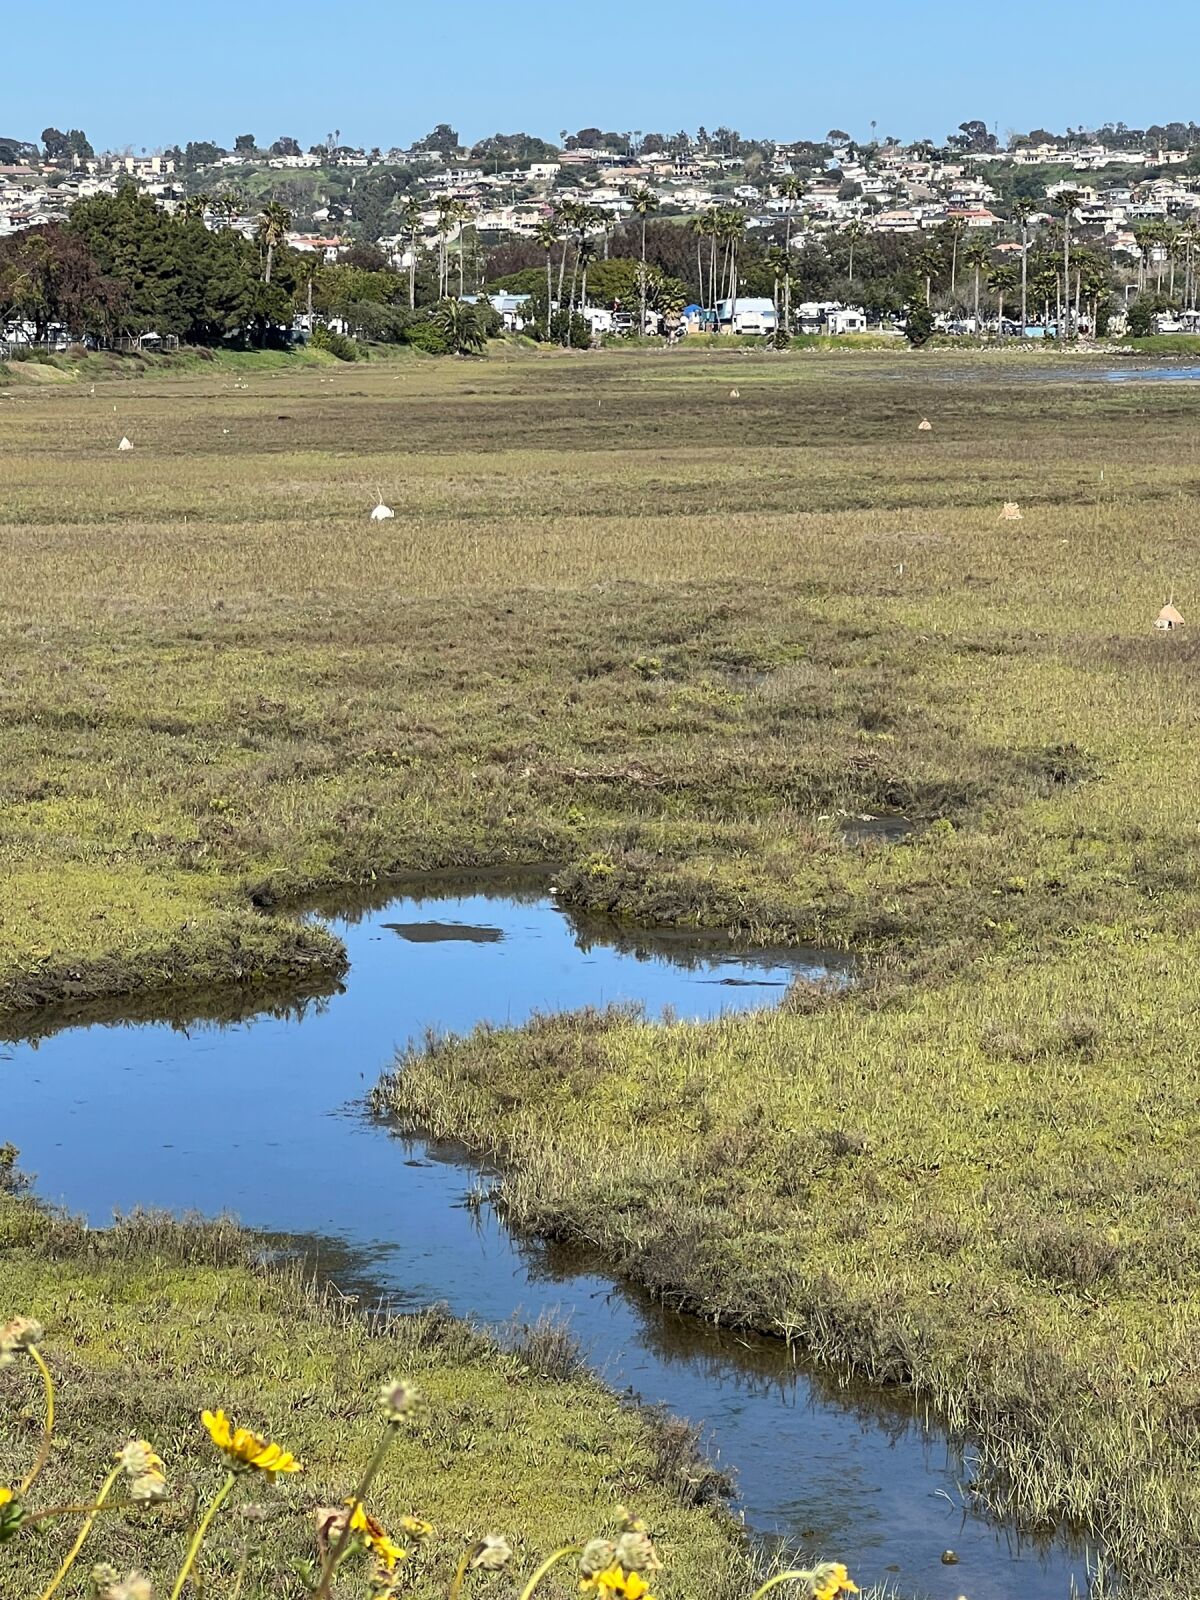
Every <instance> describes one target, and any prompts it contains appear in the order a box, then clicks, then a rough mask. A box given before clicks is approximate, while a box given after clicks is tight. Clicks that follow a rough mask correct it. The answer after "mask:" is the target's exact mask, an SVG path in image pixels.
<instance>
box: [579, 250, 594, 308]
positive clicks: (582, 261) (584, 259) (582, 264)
mask: <svg viewBox="0 0 1200 1600" xmlns="http://www.w3.org/2000/svg"><path fill="white" fill-rule="evenodd" d="M595 259H596V246H595V245H594V244H593V243H592V241H591V240H590V239H581V240H580V241H579V277H580V284H579V309H580V310H581V311H585V310H586V309H587V275H588V268H589V267H590V266H591V264H592V262H593V261H594V260H595Z"/></svg>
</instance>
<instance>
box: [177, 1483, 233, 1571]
mask: <svg viewBox="0 0 1200 1600" xmlns="http://www.w3.org/2000/svg"><path fill="white" fill-rule="evenodd" d="M236 1482H237V1475H236V1474H235V1473H232V1472H227V1473H226V1474H225V1482H224V1483H223V1484H222V1485H221V1487H220V1488H219V1489H218V1490H217V1492H216V1494H215V1495H213V1497H212V1499H211V1500H210V1501H209V1506H208V1510H207V1511H206V1512H205V1513H204V1515H203V1516H202V1517H201V1519H200V1526H199V1527H198V1528H197V1529H196V1532H195V1534H194V1535H193V1536H192V1542H191V1544H190V1545H189V1546H188V1553H187V1555H186V1556H185V1557H184V1558H183V1566H182V1567H180V1569H179V1576H178V1577H177V1578H176V1579H175V1587H174V1588H173V1589H172V1590H171V1600H179V1596H180V1595H181V1594H182V1593H183V1586H184V1584H185V1583H186V1582H187V1580H188V1574H189V1573H190V1572H191V1570H192V1568H193V1567H194V1566H195V1565H196V1557H197V1556H198V1555H199V1554H200V1546H201V1545H202V1544H203V1543H204V1535H205V1534H206V1533H207V1532H208V1530H209V1528H211V1527H212V1523H213V1518H214V1517H215V1516H216V1514H217V1512H218V1511H220V1509H221V1507H222V1506H223V1505H224V1504H225V1502H226V1500H228V1498H229V1491H230V1490H231V1489H232V1488H233V1486H234V1484H235V1483H236Z"/></svg>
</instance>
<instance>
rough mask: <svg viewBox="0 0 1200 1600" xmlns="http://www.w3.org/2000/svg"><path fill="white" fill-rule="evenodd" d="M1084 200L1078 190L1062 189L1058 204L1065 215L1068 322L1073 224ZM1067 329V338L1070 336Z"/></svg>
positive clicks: (1065, 279) (1064, 283)
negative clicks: (1077, 209)
mask: <svg viewBox="0 0 1200 1600" xmlns="http://www.w3.org/2000/svg"><path fill="white" fill-rule="evenodd" d="M1082 199H1083V196H1082V195H1081V194H1080V192H1079V190H1078V189H1060V190H1059V192H1058V203H1059V205H1060V206H1061V207H1062V214H1063V299H1064V301H1065V302H1066V306H1067V320H1068V322H1069V321H1070V316H1071V223H1072V222H1073V221H1074V220H1075V211H1076V208H1077V207H1078V205H1079V202H1080V201H1081V200H1082ZM1070 332H1071V330H1070V328H1067V330H1066V333H1067V336H1068V337H1069V336H1070Z"/></svg>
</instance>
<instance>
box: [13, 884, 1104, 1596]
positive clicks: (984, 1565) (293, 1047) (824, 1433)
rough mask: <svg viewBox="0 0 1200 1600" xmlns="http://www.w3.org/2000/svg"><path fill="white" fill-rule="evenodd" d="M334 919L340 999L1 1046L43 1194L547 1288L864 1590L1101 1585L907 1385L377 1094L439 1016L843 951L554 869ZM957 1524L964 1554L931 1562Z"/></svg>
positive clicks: (605, 1370) (723, 1000)
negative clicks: (571, 909) (771, 941)
mask: <svg viewBox="0 0 1200 1600" xmlns="http://www.w3.org/2000/svg"><path fill="white" fill-rule="evenodd" d="M329 922H330V925H331V926H332V927H333V928H334V930H335V931H336V932H337V933H338V934H339V935H340V936H341V937H342V938H343V939H344V941H345V943H346V946H347V949H348V951H349V955H350V961H351V967H350V972H349V975H348V978H347V980H346V983H345V986H344V988H343V989H342V990H341V991H340V992H338V993H336V994H334V995H332V996H328V997H325V998H323V999H315V1000H310V1001H308V1002H305V1003H300V1004H297V1005H296V1006H294V1007H291V1008H287V1009H286V1010H282V1011H280V1012H279V1013H277V1014H260V1015H258V1016H255V1017H253V1018H251V1019H249V1020H239V1021H214V1020H207V1021H205V1020H191V1021H187V1022H183V1021H180V1022H176V1023H173V1024H172V1023H165V1022H150V1023H146V1022H128V1021H120V1020H99V1021H95V1020H88V1019H87V1018H86V1017H85V1016H83V1015H81V1016H79V1017H77V1018H76V1019H74V1020H72V1021H70V1022H67V1023H66V1024H65V1025H63V1026H61V1027H60V1028H59V1030H58V1031H56V1032H53V1033H50V1034H49V1035H48V1036H45V1037H43V1038H41V1039H40V1040H32V1039H30V1040H26V1041H25V1042H22V1043H18V1044H15V1045H8V1046H3V1045H0V1070H2V1071H3V1074H4V1080H5V1094H4V1118H3V1126H0V1139H3V1140H11V1141H12V1142H13V1143H14V1144H16V1145H17V1146H18V1147H19V1149H20V1151H21V1163H22V1166H23V1167H24V1168H25V1169H26V1170H28V1171H30V1172H32V1173H34V1174H35V1176H36V1187H37V1192H38V1193H39V1195H41V1196H42V1197H43V1198H44V1199H45V1200H48V1201H54V1202H61V1203H62V1204H64V1205H66V1206H68V1207H69V1208H71V1209H72V1210H74V1211H78V1212H83V1213H85V1214H86V1215H87V1216H88V1217H89V1218H90V1219H91V1221H92V1222H94V1223H96V1224H104V1223H106V1222H107V1221H109V1220H110V1218H111V1215H112V1213H113V1211H114V1209H117V1210H122V1211H128V1210H132V1209H133V1208H135V1207H136V1206H162V1207H168V1208H170V1209H172V1210H175V1211H184V1210H200V1211H203V1212H207V1213H215V1212H219V1211H223V1210H228V1211H233V1212H235V1213H236V1214H237V1215H238V1216H240V1218H241V1219H242V1220H243V1221H244V1222H246V1223H248V1224H250V1225H252V1226H254V1227H257V1228H263V1229H266V1230H269V1231H271V1232H273V1233H285V1234H288V1235H292V1236H298V1237H299V1238H300V1240H301V1242H302V1245H303V1247H304V1248H305V1249H306V1250H307V1251H308V1253H309V1255H310V1258H311V1259H312V1260H314V1261H315V1262H316V1264H317V1265H318V1266H320V1267H323V1268H324V1269H325V1270H328V1271H330V1272H331V1273H332V1274H333V1276H334V1277H335V1279H336V1280H337V1281H338V1282H339V1283H340V1284H341V1285H342V1286H343V1287H357V1286H359V1285H364V1284H365V1285H370V1286H371V1290H372V1292H377V1293H381V1294H383V1295H384V1296H386V1297H387V1298H388V1299H389V1300H390V1301H392V1302H393V1303H395V1304H397V1305H400V1306H406V1307H407V1306H411V1307H415V1306H422V1305H426V1304H428V1303H430V1302H434V1301H444V1302H446V1303H448V1304H449V1305H450V1307H451V1308H452V1309H453V1310H454V1311H455V1312H458V1313H461V1314H464V1315H471V1316H473V1317H476V1318H478V1319H481V1320H483V1321H486V1322H489V1323H494V1324H501V1323H507V1322H509V1321H510V1320H511V1319H512V1318H514V1317H518V1318H520V1319H522V1320H525V1321H532V1320H534V1319H536V1318H537V1317H538V1316H539V1314H541V1313H542V1312H543V1311H546V1310H553V1311H556V1312H559V1313H561V1314H562V1315H563V1316H565V1317H566V1318H568V1319H569V1321H570V1324H571V1326H572V1328H573V1330H574V1332H575V1334H576V1336H577V1337H578V1339H579V1340H580V1342H581V1343H582V1345H583V1347H584V1349H585V1351H586V1352H587V1355H588V1357H589V1359H590V1361H591V1362H592V1364H593V1365H594V1366H595V1367H596V1368H597V1369H598V1370H599V1371H600V1372H601V1373H602V1374H603V1376H604V1377H605V1378H606V1379H607V1380H608V1382H609V1383H611V1384H612V1385H613V1386H615V1387H616V1388H618V1389H624V1388H626V1387H628V1388H630V1389H632V1390H634V1391H636V1392H637V1393H638V1394H639V1395H640V1396H641V1397H642V1398H643V1399H645V1400H647V1401H649V1402H653V1403H658V1402H661V1403H664V1404H666V1405H667V1406H669V1407H670V1408H671V1409H672V1410H673V1411H675V1412H677V1413H679V1414H681V1415H683V1416H686V1417H688V1418H690V1419H692V1420H693V1421H694V1422H697V1423H699V1424H701V1425H702V1426H703V1427H704V1429H705V1433H706V1436H707V1439H708V1442H709V1444H710V1446H711V1448H712V1450H713V1453H714V1455H715V1456H716V1458H717V1459H718V1461H719V1463H720V1464H721V1465H722V1466H724V1467H725V1468H727V1469H730V1470H732V1471H733V1472H734V1473H735V1474H736V1479H737V1484H738V1488H739V1493H740V1504H741V1507H742V1509H743V1510H744V1513H745V1516H746V1519H747V1521H748V1522H749V1523H750V1525H751V1526H752V1527H753V1528H754V1529H756V1530H758V1531H760V1532H762V1533H764V1534H766V1535H779V1536H782V1537H784V1538H786V1539H788V1540H789V1541H795V1542H797V1543H799V1544H800V1545H801V1546H802V1547H803V1548H804V1549H805V1550H806V1551H808V1552H810V1553H812V1554H814V1555H819V1556H823V1557H836V1558H838V1559H841V1560H844V1561H846V1562H847V1563H848V1564H849V1566H850V1570H851V1572H852V1573H853V1574H854V1576H855V1577H856V1578H857V1579H858V1581H859V1582H860V1584H862V1585H863V1586H864V1587H865V1586H866V1584H868V1583H886V1584H889V1585H892V1586H894V1587H895V1588H896V1589H897V1590H898V1591H900V1592H902V1593H905V1594H913V1593H918V1592H919V1593H922V1594H927V1595H930V1596H934V1597H936V1600H953V1597H955V1596H959V1595H967V1596H970V1597H971V1600H986V1597H989V1596H996V1597H1000V1596H1004V1597H1009V1596H1011V1597H1013V1600H1016V1597H1017V1596H1018V1595H1019V1596H1020V1597H1021V1600H1040V1597H1043V1596H1044V1597H1047V1600H1050V1597H1053V1600H1064V1597H1066V1596H1067V1595H1068V1594H1069V1592H1070V1589H1071V1585H1072V1582H1074V1583H1075V1584H1076V1585H1077V1586H1078V1588H1080V1589H1083V1588H1084V1587H1085V1586H1086V1581H1087V1563H1086V1557H1085V1553H1084V1551H1083V1550H1082V1549H1081V1548H1080V1547H1078V1546H1076V1545H1072V1544H1070V1543H1069V1542H1068V1541H1066V1540H1057V1541H1054V1542H1052V1543H1050V1544H1049V1545H1038V1544H1034V1543H1031V1542H1028V1541H1021V1540H1018V1538H1017V1537H1016V1535H1015V1534H1014V1533H1013V1532H1012V1531H1011V1530H1009V1529H1006V1528H1003V1527H997V1526H995V1525H994V1524H992V1523H991V1522H989V1521H988V1520H987V1519H986V1518H984V1517H983V1516H981V1515H979V1514H977V1513H976V1512H975V1511H973V1510H971V1509H970V1496H969V1494H968V1493H967V1492H966V1488H965V1486H966V1484H967V1483H969V1479H970V1462H969V1460H968V1461H966V1462H964V1461H963V1459H962V1458H961V1457H960V1456H959V1455H958V1454H957V1453H956V1451H955V1450H954V1449H953V1448H952V1447H951V1445H950V1444H949V1443H948V1441H947V1440H946V1439H945V1438H944V1436H942V1435H940V1434H939V1433H938V1432H937V1431H926V1430H925V1429H924V1428H923V1427H922V1425H921V1424H920V1422H919V1421H918V1420H917V1419H916V1418H915V1417H914V1416H913V1413H912V1411H911V1408H910V1407H909V1406H908V1405H907V1404H906V1403H904V1402H903V1400H900V1399H895V1398H888V1397H885V1396H881V1395H880V1394H878V1393H876V1392H873V1391H870V1390H867V1389H865V1388H849V1389H847V1388H840V1387H838V1386H836V1385H834V1384H833V1383H831V1382H830V1381H829V1380H828V1379H826V1378H824V1377H822V1376H821V1375H819V1374H814V1373H813V1372H811V1371H809V1370H807V1369H805V1368H803V1367H798V1366H797V1365H796V1364H795V1362H794V1360H793V1359H792V1357H791V1356H790V1355H789V1354H788V1352H787V1351H786V1350H785V1349H784V1347H783V1346H782V1345H781V1344H778V1343H776V1342H774V1341H771V1340H761V1339H753V1338H751V1339H746V1338H741V1337H735V1336H733V1335H729V1334H724V1333H720V1332H717V1331H715V1330H713V1329H710V1328H708V1327H706V1326H704V1325H702V1324H700V1323H698V1322H696V1321H693V1320H691V1319H688V1318H685V1317H681V1316H678V1315H676V1314H674V1313H672V1312H669V1311H666V1310H664V1309H663V1308H662V1307H661V1306H659V1305H657V1304H655V1303H653V1302H651V1301H650V1300H649V1299H648V1298H647V1297H645V1296H643V1295H641V1294H639V1293H638V1292H637V1291H636V1290H633V1289H631V1288H629V1287H628V1286H625V1285H620V1284H616V1283H614V1282H613V1280H612V1279H611V1278H610V1277H608V1276H606V1275H605V1273H604V1272H603V1270H602V1268H601V1267H600V1266H599V1264H597V1263H595V1262H591V1261H588V1260H581V1259H580V1258H579V1257H577V1256H575V1255H573V1254H572V1253H570V1252H564V1251H562V1250H561V1249H557V1248H547V1247H545V1246H542V1245H540V1244H538V1243H536V1242H532V1241H529V1240H525V1239H521V1238H518V1237H515V1236H514V1235H512V1234H511V1233H509V1232H508V1231H507V1230H506V1229H505V1227H504V1226H503V1224H502V1223H501V1222H500V1221H499V1220H498V1219H497V1217H496V1216H495V1215H494V1213H492V1212H491V1211H490V1210H489V1209H488V1208H487V1207H486V1206H485V1207H483V1208H482V1209H477V1208H473V1207H471V1206H468V1205H467V1204H465V1203H464V1201H465V1196H466V1194H467V1191H468V1190H469V1189H470V1188H471V1187H472V1185H473V1184H474V1183H475V1181H476V1179H477V1177H478V1175H479V1168H478V1166H476V1165H474V1164H472V1163H471V1162H470V1160H469V1159H468V1158H467V1157H466V1156H465V1155H464V1153H463V1152H461V1151H459V1150H456V1149H447V1148H445V1147H438V1146H431V1145H428V1144H426V1143H422V1142H419V1141H418V1142H413V1141H404V1140H400V1139H398V1138H397V1136H396V1135H395V1134H394V1133H392V1132H391V1131H389V1130H388V1129H387V1128H386V1127H384V1126H382V1125H380V1124H379V1123H377V1122H374V1121H372V1120H371V1119H370V1118H369V1117H368V1116H367V1115H366V1114H365V1112H364V1110H363V1107H362V1100H363V1096H364V1095H365V1094H366V1093H367V1091H368V1090H369V1089H370V1088H371V1086H372V1085H373V1084H374V1082H375V1080H376V1079H377V1078H378V1076H379V1074H380V1072H381V1071H382V1069H383V1068H384V1067H385V1066H387V1065H388V1063H389V1062H390V1060H391V1057H392V1055H393V1052H394V1051H395V1050H396V1049H397V1048H399V1047H401V1046H403V1045H404V1044H405V1043H406V1041H408V1040H410V1039H413V1038H417V1037H420V1036H421V1035H422V1034H423V1033H424V1032H425V1030H426V1029H429V1028H432V1029H435V1030H437V1031H465V1030H467V1029H469V1028H471V1027H472V1026H474V1024H476V1023H477V1022H481V1021H489V1022H493V1023H519V1022H522V1021H523V1020H524V1019H525V1018H527V1017H528V1016H529V1015H530V1014H531V1012H533V1011H535V1010H536V1011H553V1010H561V1009H569V1008H570V1009H573V1008H578V1007H581V1006H585V1005H592V1006H600V1005H607V1004H609V1003H610V1002H630V1003H639V1004H641V1005H643V1006H644V1007H645V1008H646V1010H647V1012H648V1013H649V1014H651V1015H657V1014H660V1013H661V1012H662V1011H663V1010H664V1009H665V1008H667V1007H670V1008H672V1009H673V1010H674V1011H675V1012H676V1013H678V1014H679V1015H681V1016H684V1017H695V1018H702V1017H711V1016H714V1015H716V1014H718V1013H720V1012H721V1011H722V1010H724V1009H727V1008H729V1009H733V1008H736V1009H746V1008H749V1007H754V1006H769V1005H774V1004H776V1003H777V1002H778V1000H779V999H780V997H781V996H782V994H783V993H784V990H785V989H786V987H787V985H788V983H789V982H790V981H791V979H792V977H793V976H794V975H795V974H796V973H797V972H807V973H809V974H813V975H821V974H825V973H829V972H835V973H845V972H846V971H847V968H846V966H845V963H844V962H842V961H840V960H839V959H838V958H834V957H822V956H821V955H820V954H819V953H817V952H812V951H808V952H805V951H796V950H790V951H786V952H777V953H770V952H757V953H752V954H738V953H734V952H731V951H729V950H727V949H722V948H720V947H718V946H716V945H714V944H713V943H711V942H704V941H699V940H695V939H691V938H689V937H687V936H684V935H679V934H676V935H673V936H671V937H669V938H665V939H655V938H652V937H649V936H645V937H643V936H641V935H638V936H636V938H635V937H631V936H629V935H627V934H626V935H618V934H617V933H616V932H615V931H614V930H612V929H610V928H604V927H599V926H596V925H592V924H586V923H580V922H576V921H573V920H572V919H570V918H568V917H567V916H566V915H564V914H563V912H562V911H561V910H560V909H559V908H558V907H557V906H556V905H555V904H554V901H553V899H552V897H551V895H550V893H549V891H548V890H547V889H546V888H545V887H544V886H542V887H538V888H535V889H529V890H526V891H523V892H522V891H514V890H512V889H511V888H509V889H505V890H503V891H501V890H500V889H499V888H495V887H491V886H488V887H485V888H484V889H483V890H480V889H478V888H476V889H472V890H468V889H467V888H464V887H462V886H459V887H453V886H450V885H439V886H437V888H436V889H435V890H433V891H428V890H427V891H425V892H421V893H416V894H410V895H409V896H407V897H405V898H400V899H395V900H392V901H390V902H388V903H386V904H380V905H377V906H375V907H374V908H370V909H360V910H358V911H357V912H356V913H354V914H353V915H350V916H345V915H342V916H336V915H332V916H330V917H329ZM201 1009H203V1008H202V1007H194V1008H193V1010H201ZM210 1012H211V1014H212V1015H218V1014H219V1008H210ZM947 1548H953V1550H954V1551H956V1552H957V1554H958V1556H959V1558H960V1559H959V1564H957V1565H952V1566H947V1565H944V1564H943V1563H942V1560H941V1555H942V1552H943V1550H945V1549H947Z"/></svg>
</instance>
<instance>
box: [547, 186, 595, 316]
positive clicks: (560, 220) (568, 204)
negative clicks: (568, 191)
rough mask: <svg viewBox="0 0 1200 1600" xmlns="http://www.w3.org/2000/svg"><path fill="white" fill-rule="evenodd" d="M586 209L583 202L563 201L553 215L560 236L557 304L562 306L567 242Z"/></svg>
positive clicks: (585, 204)
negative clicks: (560, 252)
mask: <svg viewBox="0 0 1200 1600" xmlns="http://www.w3.org/2000/svg"><path fill="white" fill-rule="evenodd" d="M587 209H588V207H587V203H586V202H585V201H583V200H564V201H563V202H562V204H561V205H560V206H559V208H558V210H557V211H556V212H555V213H554V221H555V223H556V224H557V225H558V227H559V230H560V233H561V236H562V255H561V256H559V258H558V303H559V305H560V306H561V305H562V297H563V284H564V283H565V281H566V276H567V241H568V237H569V235H570V234H572V233H574V232H575V230H576V229H577V228H578V227H579V226H580V218H581V216H582V215H583V213H584V212H585V211H586V210H587Z"/></svg>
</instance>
